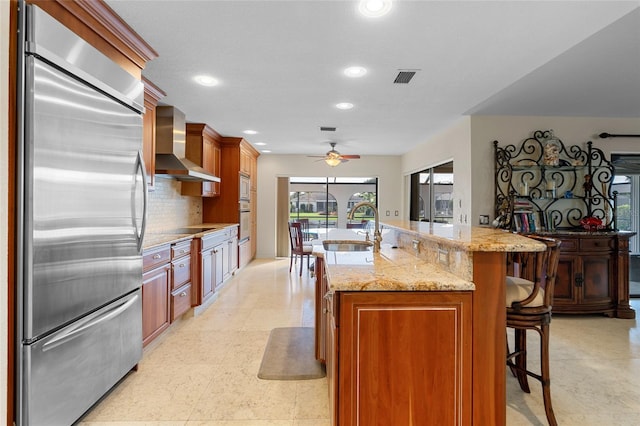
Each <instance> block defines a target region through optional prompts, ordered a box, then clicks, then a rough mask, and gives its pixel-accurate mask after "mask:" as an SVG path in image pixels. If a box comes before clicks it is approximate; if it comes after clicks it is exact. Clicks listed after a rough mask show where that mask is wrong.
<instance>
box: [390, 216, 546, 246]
mask: <svg viewBox="0 0 640 426" xmlns="http://www.w3.org/2000/svg"><path fill="white" fill-rule="evenodd" d="M384 225H385V227H386V226H388V227H390V228H396V229H398V230H401V231H404V232H411V233H415V234H416V235H417V236H420V237H422V238H426V239H430V240H433V241H436V242H441V243H445V244H446V245H448V246H450V247H453V248H457V249H460V250H465V251H470V252H473V251H479V252H504V251H506V252H514V251H515V252H520V251H544V250H545V248H546V246H545V245H544V244H543V243H541V242H539V241H535V240H533V239H531V238H527V237H524V236H522V235H518V234H514V233H512V232H509V231H505V230H501V229H494V228H488V227H487V228H485V227H479V226H469V225H450V224H445V223H432V222H416V221H408V220H397V221H385V222H384Z"/></svg>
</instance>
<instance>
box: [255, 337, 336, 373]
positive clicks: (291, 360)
mask: <svg viewBox="0 0 640 426" xmlns="http://www.w3.org/2000/svg"><path fill="white" fill-rule="evenodd" d="M314 345H315V337H314V329H313V328H312V327H284V328H274V329H273V330H271V334H270V335H269V341H268V342H267V347H266V348H265V350H264V355H263V356H262V363H261V364H260V371H259V372H258V377H259V378H260V379H264V380H308V379H320V378H322V377H324V376H325V371H324V367H323V366H322V364H321V363H320V362H318V361H316V359H315V347H314Z"/></svg>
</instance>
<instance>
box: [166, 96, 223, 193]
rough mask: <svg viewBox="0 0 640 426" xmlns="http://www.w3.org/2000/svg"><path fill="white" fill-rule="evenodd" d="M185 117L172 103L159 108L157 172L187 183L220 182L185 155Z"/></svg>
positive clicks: (216, 177)
mask: <svg viewBox="0 0 640 426" xmlns="http://www.w3.org/2000/svg"><path fill="white" fill-rule="evenodd" d="M186 133H187V131H186V119H185V115H184V113H183V112H182V111H180V110H179V109H177V108H175V107H173V106H158V107H156V170H155V172H156V175H168V176H171V177H172V178H174V179H177V180H181V181H187V182H220V178H219V177H218V176H214V175H212V174H211V173H210V172H208V171H207V170H205V169H203V168H202V167H200V166H198V165H197V164H196V163H194V162H193V161H191V160H189V159H188V158H186V154H185V147H186Z"/></svg>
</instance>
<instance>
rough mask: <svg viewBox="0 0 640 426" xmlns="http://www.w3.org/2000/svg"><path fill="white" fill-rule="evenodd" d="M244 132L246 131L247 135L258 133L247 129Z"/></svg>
mask: <svg viewBox="0 0 640 426" xmlns="http://www.w3.org/2000/svg"><path fill="white" fill-rule="evenodd" d="M242 133H244V134H245V135H257V134H258V132H256V131H255V130H245V131H243V132H242Z"/></svg>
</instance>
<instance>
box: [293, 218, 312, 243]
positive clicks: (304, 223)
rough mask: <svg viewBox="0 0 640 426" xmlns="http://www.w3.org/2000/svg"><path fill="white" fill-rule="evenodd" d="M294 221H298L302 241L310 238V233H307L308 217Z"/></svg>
mask: <svg viewBox="0 0 640 426" xmlns="http://www.w3.org/2000/svg"><path fill="white" fill-rule="evenodd" d="M296 222H299V223H300V230H301V231H302V239H303V240H304V241H310V240H311V234H310V233H309V219H308V218H306V217H303V218H300V219H298V220H297V221H296Z"/></svg>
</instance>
